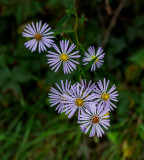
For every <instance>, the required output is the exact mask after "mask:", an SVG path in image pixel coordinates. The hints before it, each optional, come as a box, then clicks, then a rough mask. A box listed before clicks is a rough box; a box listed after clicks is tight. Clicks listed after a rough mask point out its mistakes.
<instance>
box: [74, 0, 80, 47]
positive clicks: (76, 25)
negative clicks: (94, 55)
mask: <svg viewBox="0 0 144 160" xmlns="http://www.w3.org/2000/svg"><path fill="white" fill-rule="evenodd" d="M74 9H75V17H76V19H75V26H74V30H75V38H76V43H77V49H78V47H79V40H78V36H77V27H78V15H77V9H76V0H74Z"/></svg>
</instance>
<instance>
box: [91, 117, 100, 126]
mask: <svg viewBox="0 0 144 160" xmlns="http://www.w3.org/2000/svg"><path fill="white" fill-rule="evenodd" d="M92 122H93V123H95V124H97V123H99V117H97V116H94V117H92Z"/></svg>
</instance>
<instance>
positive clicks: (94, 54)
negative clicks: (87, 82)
mask: <svg viewBox="0 0 144 160" xmlns="http://www.w3.org/2000/svg"><path fill="white" fill-rule="evenodd" d="M84 55H85V57H84V59H83V62H84V65H87V64H88V62H90V61H91V60H93V59H94V58H96V60H95V61H94V63H93V64H92V66H91V71H95V70H96V66H97V67H98V68H100V67H101V66H102V63H103V62H104V61H103V60H102V59H103V57H104V55H105V53H103V49H102V47H99V48H98V50H97V52H96V51H95V48H94V46H91V47H89V48H88V53H87V52H85V54H84Z"/></svg>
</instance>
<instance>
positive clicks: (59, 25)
mask: <svg viewBox="0 0 144 160" xmlns="http://www.w3.org/2000/svg"><path fill="white" fill-rule="evenodd" d="M69 19H70V15H65V16H64V17H63V18H62V19H61V20H60V21H59V22H58V24H57V25H56V28H61V27H62V26H64V25H65V24H66V23H67V22H68V21H69Z"/></svg>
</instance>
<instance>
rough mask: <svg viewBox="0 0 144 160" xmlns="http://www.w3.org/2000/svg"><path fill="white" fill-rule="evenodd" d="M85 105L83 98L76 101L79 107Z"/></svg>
mask: <svg viewBox="0 0 144 160" xmlns="http://www.w3.org/2000/svg"><path fill="white" fill-rule="evenodd" d="M83 103H84V101H83V100H82V99H81V98H77V99H76V101H75V104H76V105H77V106H78V107H82V105H83Z"/></svg>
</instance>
